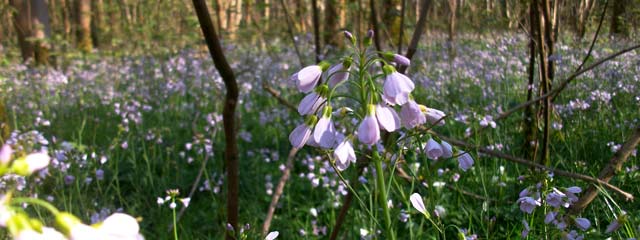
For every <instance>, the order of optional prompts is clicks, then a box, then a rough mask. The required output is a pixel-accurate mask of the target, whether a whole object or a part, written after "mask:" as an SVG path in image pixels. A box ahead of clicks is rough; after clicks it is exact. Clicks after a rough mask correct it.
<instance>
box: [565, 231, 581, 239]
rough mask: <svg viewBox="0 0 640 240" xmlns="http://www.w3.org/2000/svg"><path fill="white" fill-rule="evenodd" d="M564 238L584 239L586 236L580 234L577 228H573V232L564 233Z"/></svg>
mask: <svg viewBox="0 0 640 240" xmlns="http://www.w3.org/2000/svg"><path fill="white" fill-rule="evenodd" d="M562 239H566V240H583V239H584V236H583V235H579V234H578V232H576V230H571V232H569V233H567V234H566V235H564V236H563V237H562Z"/></svg>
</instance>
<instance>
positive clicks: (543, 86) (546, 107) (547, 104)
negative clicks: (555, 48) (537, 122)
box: [537, 0, 552, 166]
mask: <svg viewBox="0 0 640 240" xmlns="http://www.w3.org/2000/svg"><path fill="white" fill-rule="evenodd" d="M542 1H543V2H538V33H540V34H538V35H537V37H538V43H539V44H538V55H539V56H538V58H539V63H540V64H538V65H539V67H540V90H541V94H540V95H545V94H547V93H548V92H549V89H550V86H551V80H550V79H549V64H545V63H548V62H549V60H548V58H547V57H548V56H549V55H548V54H547V53H548V52H547V49H548V47H549V45H547V44H545V40H546V39H547V38H550V36H548V35H547V34H549V33H550V32H551V30H550V29H549V28H551V27H552V26H551V24H550V23H548V22H546V21H545V19H548V18H545V12H544V11H545V2H547V0H542ZM543 35H544V36H543ZM542 101H543V106H542V111H543V112H542V115H543V121H544V125H543V128H544V129H543V133H542V144H540V145H541V147H542V153H541V155H542V156H541V164H544V165H547V166H548V165H549V164H550V162H549V141H550V139H549V138H550V135H551V133H550V130H551V129H550V119H551V109H550V108H551V98H545V99H543V100H542Z"/></svg>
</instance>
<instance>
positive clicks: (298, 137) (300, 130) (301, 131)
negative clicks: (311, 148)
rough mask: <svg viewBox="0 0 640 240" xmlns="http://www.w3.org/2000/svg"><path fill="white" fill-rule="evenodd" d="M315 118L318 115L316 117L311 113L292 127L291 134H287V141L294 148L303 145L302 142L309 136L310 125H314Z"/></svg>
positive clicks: (305, 141)
mask: <svg viewBox="0 0 640 240" xmlns="http://www.w3.org/2000/svg"><path fill="white" fill-rule="evenodd" d="M317 120H318V117H316V116H315V115H311V116H309V117H307V120H306V121H305V122H304V123H302V124H300V125H298V126H297V127H296V128H295V129H293V131H292V132H291V134H289V142H291V146H293V147H294V148H301V147H302V146H304V144H305V143H307V141H308V140H309V137H310V136H311V127H313V125H315V123H316V122H317Z"/></svg>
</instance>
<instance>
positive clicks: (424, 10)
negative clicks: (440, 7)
mask: <svg viewBox="0 0 640 240" xmlns="http://www.w3.org/2000/svg"><path fill="white" fill-rule="evenodd" d="M430 8H431V0H420V13H419V15H420V17H419V18H418V23H417V24H416V29H415V30H414V31H413V36H411V42H410V43H409V47H408V49H407V54H405V57H407V58H409V59H411V58H413V54H415V53H416V51H417V50H418V43H419V42H420V36H422V33H424V32H425V30H426V28H427V16H428V14H429V9H430ZM406 70H407V66H400V67H398V72H400V73H405V72H406Z"/></svg>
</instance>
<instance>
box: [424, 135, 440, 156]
mask: <svg viewBox="0 0 640 240" xmlns="http://www.w3.org/2000/svg"><path fill="white" fill-rule="evenodd" d="M424 152H425V153H426V154H427V157H428V158H429V159H432V160H438V158H440V156H442V154H443V151H442V147H441V146H440V144H439V143H438V142H436V141H435V140H433V139H429V141H427V147H426V148H425V149H424Z"/></svg>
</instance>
